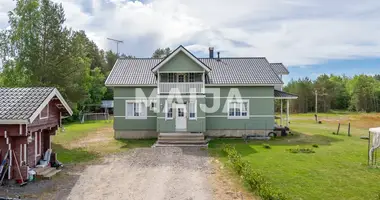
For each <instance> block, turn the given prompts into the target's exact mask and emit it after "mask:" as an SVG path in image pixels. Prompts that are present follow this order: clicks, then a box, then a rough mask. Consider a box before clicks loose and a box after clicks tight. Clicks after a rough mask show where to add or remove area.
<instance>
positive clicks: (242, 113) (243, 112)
mask: <svg viewBox="0 0 380 200" xmlns="http://www.w3.org/2000/svg"><path fill="white" fill-rule="evenodd" d="M228 118H243V119H247V118H249V112H248V101H247V100H245V101H231V102H229V103H228Z"/></svg>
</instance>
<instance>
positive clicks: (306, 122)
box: [210, 114, 380, 199]
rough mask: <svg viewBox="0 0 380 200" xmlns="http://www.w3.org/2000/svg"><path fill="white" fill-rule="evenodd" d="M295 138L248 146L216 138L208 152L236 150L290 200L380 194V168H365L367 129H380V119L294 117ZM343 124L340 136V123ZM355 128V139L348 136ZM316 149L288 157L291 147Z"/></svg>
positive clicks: (376, 116)
mask: <svg viewBox="0 0 380 200" xmlns="http://www.w3.org/2000/svg"><path fill="white" fill-rule="evenodd" d="M291 117H292V121H291V128H292V131H293V132H294V133H295V135H294V136H288V137H283V138H278V139H275V140H271V141H268V142H266V143H268V144H270V145H271V149H265V148H263V146H262V143H263V141H251V142H249V143H247V144H246V143H244V142H243V141H242V139H236V140H228V139H218V140H213V141H211V143H210V151H211V152H213V153H215V155H217V156H220V158H221V160H222V161H223V162H226V158H224V157H223V155H222V154H221V153H220V147H221V146H222V144H223V143H229V144H232V145H234V146H235V147H236V149H237V150H238V151H239V152H240V153H241V154H242V156H243V158H244V159H246V160H248V161H249V162H250V163H251V165H252V166H253V167H254V168H256V169H257V170H259V171H261V172H263V173H264V174H265V175H266V177H267V178H268V180H269V181H270V182H271V183H272V184H273V186H274V187H276V188H278V189H279V190H280V191H282V192H284V193H287V194H288V195H289V196H290V197H291V199H375V197H376V194H380V187H379V182H378V181H379V180H380V169H376V168H369V167H368V166H367V143H368V141H367V140H362V139H360V138H359V137H360V136H361V135H368V128H369V127H375V126H380V115H379V114H325V115H323V114H321V115H320V120H322V124H316V123H315V122H314V121H313V118H314V116H313V114H305V115H292V116H291ZM338 122H340V123H341V124H342V126H341V129H340V135H333V134H332V132H336V129H337V124H338ZM349 122H350V123H351V126H352V127H351V130H352V137H348V136H347V124H348V123H349ZM313 144H318V145H319V147H318V148H314V150H315V152H316V153H314V154H302V153H298V154H294V153H289V152H288V151H286V149H289V148H298V147H300V148H302V147H304V148H312V145H313Z"/></svg>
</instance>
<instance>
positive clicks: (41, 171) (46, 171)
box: [35, 167, 62, 179]
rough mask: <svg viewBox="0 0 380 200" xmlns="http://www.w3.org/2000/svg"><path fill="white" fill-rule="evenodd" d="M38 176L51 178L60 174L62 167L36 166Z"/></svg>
mask: <svg viewBox="0 0 380 200" xmlns="http://www.w3.org/2000/svg"><path fill="white" fill-rule="evenodd" d="M35 170H36V173H37V174H36V176H37V177H39V178H42V179H51V178H52V177H53V176H54V175H56V174H58V173H59V172H60V171H62V170H60V169H56V168H54V167H44V168H36V169H35Z"/></svg>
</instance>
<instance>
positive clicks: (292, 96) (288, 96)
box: [274, 90, 298, 99]
mask: <svg viewBox="0 0 380 200" xmlns="http://www.w3.org/2000/svg"><path fill="white" fill-rule="evenodd" d="M274 97H275V98H277V99H297V98H298V95H295V94H290V93H287V92H284V91H280V90H274Z"/></svg>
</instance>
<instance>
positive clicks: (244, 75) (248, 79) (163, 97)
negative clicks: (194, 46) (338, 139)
mask: <svg viewBox="0 0 380 200" xmlns="http://www.w3.org/2000/svg"><path fill="white" fill-rule="evenodd" d="M287 74H289V72H288V70H287V69H286V67H284V65H283V64H281V63H269V62H268V61H267V59H266V58H263V57H241V58H240V57H228V58H227V57H220V54H219V53H218V56H217V57H214V50H213V48H210V56H209V58H197V57H196V56H194V55H193V54H192V53H191V52H189V51H188V50H187V49H186V48H184V47H183V46H179V47H178V48H177V49H176V50H174V51H173V52H172V53H171V54H170V55H168V56H167V57H165V58H162V59H154V58H125V59H124V58H121V59H118V60H117V62H116V63H115V66H114V67H113V69H112V71H111V73H110V74H109V76H108V78H107V80H106V83H105V84H106V86H107V87H112V88H113V90H114V130H115V138H151V137H157V136H158V134H159V133H202V134H204V135H206V136H214V137H241V136H242V135H243V134H267V133H268V132H270V131H272V130H273V128H274V126H275V111H274V105H275V99H286V100H289V99H294V98H297V96H295V95H292V94H288V93H285V92H282V91H281V88H282V85H283V82H282V76H283V75H287ZM281 101H282V100H281ZM281 105H282V104H281ZM288 106H289V103H288ZM287 110H288V111H289V107H288V108H287ZM281 111H282V109H281ZM286 116H287V117H286V119H287V120H286V121H287V123H288V121H289V114H287V115H286ZM281 125H283V120H282V112H281V124H280V125H279V126H281Z"/></svg>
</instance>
